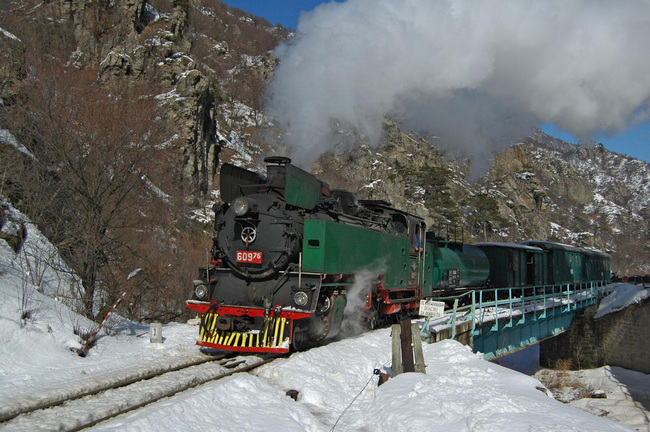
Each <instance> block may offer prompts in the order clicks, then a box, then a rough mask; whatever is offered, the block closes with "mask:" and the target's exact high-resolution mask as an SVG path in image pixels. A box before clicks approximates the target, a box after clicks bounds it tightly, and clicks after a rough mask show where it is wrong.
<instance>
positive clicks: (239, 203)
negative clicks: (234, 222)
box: [232, 197, 251, 216]
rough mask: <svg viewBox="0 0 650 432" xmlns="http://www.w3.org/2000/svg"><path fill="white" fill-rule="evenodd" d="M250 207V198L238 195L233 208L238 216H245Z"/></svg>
mask: <svg viewBox="0 0 650 432" xmlns="http://www.w3.org/2000/svg"><path fill="white" fill-rule="evenodd" d="M250 208H251V207H250V204H249V202H248V200H247V199H246V198H244V197H237V198H235V199H234V200H233V202H232V210H233V211H234V212H235V214H236V215H237V216H244V215H245V214H246V213H248V211H249V210H250Z"/></svg>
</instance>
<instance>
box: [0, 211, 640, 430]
mask: <svg viewBox="0 0 650 432" xmlns="http://www.w3.org/2000/svg"><path fill="white" fill-rule="evenodd" d="M9 210H10V212H13V210H12V209H9ZM25 226H26V229H27V241H28V242H29V241H31V239H35V238H38V233H37V232H36V231H35V228H34V227H33V225H31V224H29V223H28V221H27V222H26V223H25ZM6 229H11V226H10V224H6V225H5V227H3V228H2V230H3V231H4V230H6ZM38 244H39V245H40V246H39V247H41V248H43V250H44V252H48V254H49V253H50V252H51V250H46V249H47V248H49V247H50V246H48V245H47V244H46V243H44V242H42V241H41V242H40V243H38ZM21 257H23V258H21ZM29 259H30V257H29V256H28V255H26V254H24V253H22V254H16V253H14V251H13V250H12V249H11V248H9V246H8V245H7V243H6V242H5V241H3V240H0V400H1V401H2V402H1V403H0V405H2V407H0V409H3V408H4V407H6V406H10V405H11V404H16V403H19V402H20V401H21V400H26V399H29V398H30V397H35V395H38V397H41V398H43V397H47V395H50V394H60V393H61V392H65V391H67V389H70V388H71V387H74V386H79V385H84V383H86V384H89V383H93V382H95V381H97V380H107V379H110V378H111V377H112V376H117V375H121V374H123V372H124V371H125V370H134V369H137V368H143V367H145V366H147V367H148V366H150V365H163V364H165V363H173V362H177V361H179V360H180V359H184V358H188V357H195V356H197V355H198V348H197V347H196V346H195V345H194V340H195V338H196V336H197V333H198V330H197V328H196V327H195V326H191V325H188V324H168V325H165V326H164V328H163V337H164V342H163V343H162V344H151V343H149V337H148V327H147V326H143V325H138V324H134V323H130V322H128V321H126V320H121V319H116V320H115V321H113V322H111V323H110V325H109V328H110V329H111V330H110V335H103V336H102V337H101V338H100V339H99V340H98V342H97V345H96V346H95V347H94V348H92V349H91V350H90V352H89V355H88V356H87V357H85V358H81V357H79V356H77V355H76V354H75V353H74V352H73V350H74V349H76V348H78V347H79V346H80V340H79V338H78V337H77V336H75V335H74V333H73V327H74V326H79V325H82V326H84V325H89V323H88V322H87V321H85V320H84V319H83V318H82V317H80V316H78V315H76V314H75V313H74V312H72V311H71V310H70V309H69V308H68V307H67V306H66V305H65V304H64V303H63V302H62V301H57V300H54V299H53V298H52V297H51V296H49V295H46V294H42V293H41V292H39V291H42V292H44V293H48V292H50V291H51V290H54V288H51V289H50V288H49V287H47V286H46V285H47V284H48V283H50V282H48V281H57V280H59V279H56V278H49V279H48V278H43V279H42V281H41V283H40V285H39V287H38V290H37V287H36V286H35V285H34V284H33V283H32V277H31V276H29V275H28V274H27V273H26V271H27V270H26V267H25V265H26V262H28V261H29ZM52 283H53V282H52ZM58 289H60V287H59V288H58ZM25 309H28V310H31V311H32V313H31V314H30V317H29V318H23V315H24V314H23V312H24V311H25ZM118 312H119V309H118ZM71 349H72V350H71ZM424 355H425V363H426V365H427V373H426V374H418V373H406V374H402V375H399V376H397V377H394V378H391V379H389V380H388V381H387V382H386V383H385V384H383V385H382V386H381V387H378V386H377V380H378V377H377V376H376V375H374V374H373V371H374V370H375V369H383V370H388V369H389V368H390V359H391V337H390V330H389V329H384V330H379V331H375V332H372V333H368V334H364V335H361V336H358V337H355V338H350V339H345V340H342V341H338V342H334V343H331V344H329V345H326V346H323V347H319V348H316V349H312V350H310V351H307V352H303V353H298V354H294V355H292V356H291V357H287V358H281V359H278V360H277V361H275V362H273V363H271V364H269V365H266V366H264V367H262V368H261V369H257V370H256V371H255V373H254V374H245V373H242V374H236V375H233V376H231V377H228V378H225V379H223V380H220V381H217V382H213V383H210V384H206V385H202V386H200V387H197V388H195V389H193V390H189V391H186V392H184V393H180V394H178V395H176V396H174V397H171V398H168V399H166V400H163V401H161V402H157V403H154V404H151V405H149V406H146V407H145V408H143V409H140V410H138V411H134V412H132V413H130V414H126V415H124V416H122V417H119V418H116V419H114V420H111V421H108V422H105V423H100V424H98V425H96V426H95V427H94V428H93V429H95V430H104V431H108V430H115V431H117V430H120V431H122V430H132V431H136V430H138V431H184V430H187V431H196V430H219V431H237V432H240V431H331V430H336V431H423V430H445V431H522V430H531V431H565V430H572V431H617V430H618V431H622V430H633V429H630V427H629V426H625V425H623V424H622V423H615V422H613V421H610V420H607V419H604V418H601V417H598V416H596V415H592V414H589V413H587V412H584V411H581V410H579V409H577V408H575V407H573V406H571V405H567V404H564V403H561V402H559V401H557V400H555V399H553V398H552V397H551V396H549V392H548V391H547V390H546V389H545V388H543V386H542V385H541V384H540V382H539V381H538V380H537V379H535V378H533V377H529V376H526V375H523V374H520V373H518V372H514V371H512V370H509V369H506V368H504V367H501V366H498V365H496V364H493V363H489V362H486V361H484V360H483V359H482V357H481V355H480V354H475V353H472V352H471V350H470V349H469V348H467V347H465V346H462V345H460V344H459V343H457V342H454V341H443V342H439V343H437V344H432V345H425V346H424ZM602 370H603V371H604V372H603V373H604V374H605V375H606V376H608V379H609V378H611V377H614V378H615V377H616V376H617V375H619V372H618V371H616V373H611V371H612V370H613V369H602ZM626 372H627V371H626ZM585 373H588V374H591V373H592V372H591V371H586V372H585ZM593 373H594V374H596V375H598V373H599V372H598V371H596V372H593ZM608 374H609V375H608ZM639 377H640V378H638V380H640V379H641V378H643V379H647V376H646V375H642V374H639ZM588 379H589V380H590V382H593V381H594V378H593V377H592V376H591V375H590V376H589V378H588ZM596 387H603V390H605V391H606V392H608V399H593V400H590V401H588V402H589V403H591V401H594V403H597V402H598V401H607V402H609V401H611V400H613V397H612V396H610V394H609V392H610V391H613V389H609V388H605V386H604V384H603V385H602V386H601V385H596ZM288 390H296V391H297V392H298V396H297V400H295V401H294V400H293V399H292V398H290V397H289V396H287V395H286V392H287V391H288ZM572 404H573V403H572ZM586 404H587V402H585V405H586ZM583 408H587V409H588V410H589V411H591V412H596V413H597V414H600V413H601V411H598V409H594V408H592V407H583ZM602 409H603V410H606V411H609V412H610V414H611V413H612V412H617V410H619V411H618V414H620V416H618V417H616V418H617V419H619V421H621V422H622V421H625V420H624V419H625V415H626V413H629V407H617V406H615V405H612V406H608V407H606V408H602ZM646 428H647V425H646ZM1 429H2V425H0V430H1ZM643 430H646V429H643Z"/></svg>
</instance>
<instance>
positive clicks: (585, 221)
mask: <svg viewBox="0 0 650 432" xmlns="http://www.w3.org/2000/svg"><path fill="white" fill-rule="evenodd" d="M16 4H21V5H22V4H23V2H16ZM22 7H23V8H25V7H26V6H25V5H23V6H22ZM24 12H25V10H24V9H21V8H20V7H18V8H17V9H15V10H13V11H7V10H5V11H0V17H2V18H4V21H3V23H8V25H9V26H8V27H7V28H5V29H3V31H0V42H2V46H3V49H2V50H0V80H1V81H0V98H2V99H3V100H4V101H5V103H11V100H12V99H13V97H14V96H15V95H16V94H17V92H19V91H20V86H21V80H23V76H24V75H25V71H26V68H25V50H26V47H29V48H31V50H32V55H35V56H45V54H44V53H43V52H41V51H38V48H37V47H36V43H35V42H33V41H35V40H36V41H42V40H43V37H32V38H27V37H23V35H25V36H28V34H29V32H38V31H39V29H41V28H46V30H44V31H43V34H45V35H46V34H47V32H48V31H50V30H49V29H50V28H54V27H56V26H57V25H58V26H60V28H63V29H67V30H66V31H68V32H69V36H68V35H67V34H66V36H65V37H64V38H62V40H63V42H64V44H67V45H69V47H68V48H67V49H68V57H69V58H67V59H66V60H65V61H64V63H65V67H68V68H70V67H74V68H78V69H83V70H89V71H92V72H93V73H95V74H96V76H97V81H98V82H99V83H101V84H102V85H103V86H104V87H105V88H106V91H118V92H126V93H129V92H131V93H133V94H136V90H137V91H138V93H137V94H140V95H144V96H145V97H153V98H155V99H156V100H157V101H158V104H159V107H160V113H161V114H160V124H161V125H164V126H165V127H166V128H168V129H169V135H168V140H167V141H165V142H163V143H161V144H160V145H161V146H166V147H169V148H172V149H174V151H177V154H178V160H177V163H176V162H174V163H173V164H174V165H177V166H178V167H180V168H179V169H178V170H177V172H178V175H179V176H181V177H182V178H183V179H184V181H185V184H186V185H187V187H186V188H185V190H184V191H183V192H184V194H185V198H186V199H187V201H189V202H193V201H195V202H200V201H205V200H206V199H209V198H210V195H211V194H212V192H213V190H215V189H218V176H216V173H217V172H218V166H219V161H220V159H221V160H223V161H227V162H233V163H235V164H238V165H241V166H246V167H248V168H251V169H259V170H260V171H262V170H263V166H262V165H261V164H260V163H259V162H260V161H261V159H262V158H263V156H266V155H268V154H269V153H271V152H273V150H272V149H271V147H272V146H273V145H274V143H277V142H281V140H282V131H278V130H276V129H275V128H274V127H273V125H271V124H269V122H268V121H267V120H266V119H265V118H264V116H263V113H262V99H263V91H264V85H265V83H266V80H268V79H269V77H270V76H271V75H272V73H273V68H274V67H275V65H276V59H275V58H274V57H273V55H272V51H271V50H272V49H273V48H274V47H275V46H277V44H278V43H279V42H280V41H282V40H284V39H286V38H287V37H290V35H291V33H290V32H289V31H287V30H286V29H284V28H282V27H280V26H275V27H274V26H271V25H270V24H269V23H268V22H266V21H265V20H263V19H261V18H257V17H254V16H252V15H250V14H247V13H246V12H243V11H239V10H236V9H234V8H230V7H228V6H227V5H225V4H223V3H221V2H216V3H212V2H209V1H201V2H188V1H185V0H174V1H169V0H111V1H99V2H87V1H83V0H53V1H49V2H43V3H41V4H40V5H39V6H38V8H36V9H35V10H33V11H31V12H30V15H29V17H30V19H25V16H26V14H25V13H24ZM12 14H13V15H12ZM12 23H13V24H12ZM3 25H5V24H3ZM47 26H50V27H47ZM52 26H54V27H52ZM21 32H22V33H21ZM30 43H31V44H32V45H29V44H30ZM4 47H7V49H4ZM43 49H47V45H44V47H43ZM350 141H353V142H356V143H357V144H356V145H354V146H352V148H350V147H349V146H347V147H345V148H344V147H343V145H342V147H341V148H340V149H339V150H338V151H337V152H336V153H335V154H325V155H323V156H322V157H321V158H320V160H319V161H318V163H317V164H316V166H315V167H314V172H315V173H316V174H317V175H319V177H321V178H322V179H324V180H325V181H328V182H329V183H330V184H331V186H332V187H334V188H345V189H348V190H352V191H355V192H357V193H358V194H359V196H360V197H361V198H370V199H384V200H387V201H390V202H391V203H393V205H395V206H396V207H399V208H402V209H405V210H407V211H409V212H411V213H414V214H416V215H418V216H420V217H422V218H424V219H425V220H426V221H427V223H428V224H429V226H430V227H433V228H434V229H436V226H437V224H439V223H452V224H458V225H459V226H463V227H465V238H466V240H468V241H472V239H475V240H493V241H514V242H519V241H522V240H527V239H531V238H535V239H545V240H546V239H548V240H554V241H560V242H564V243H570V244H575V245H580V246H586V247H595V248H598V249H602V250H606V251H611V252H612V254H613V268H614V269H615V270H617V271H619V272H621V273H635V272H641V273H648V272H650V259H649V258H650V256H649V253H648V251H649V249H650V244H649V241H648V233H649V230H648V228H649V227H648V220H649V218H650V210H649V209H648V202H649V200H650V185H649V179H650V168H649V167H648V164H646V163H644V162H641V161H637V160H633V159H631V158H627V157H624V156H621V155H617V154H615V153H611V152H609V151H607V150H605V149H604V148H603V147H602V146H597V145H596V146H591V147H587V148H585V147H576V146H574V145H570V144H567V143H564V142H562V141H559V140H555V139H553V138H551V137H549V136H547V135H544V134H543V133H541V132H539V133H536V134H534V135H533V136H531V137H529V138H528V139H526V140H524V141H523V142H521V143H519V144H518V145H516V146H513V147H511V148H509V149H507V150H506V151H503V152H501V153H499V154H495V155H494V161H493V164H492V166H491V168H490V169H489V172H487V173H486V174H485V175H483V176H482V177H480V178H478V179H476V178H473V177H472V178H470V175H469V173H470V170H471V167H470V166H469V163H468V162H467V161H466V160H464V159H462V158H457V159H455V160H452V161H449V160H447V159H446V158H445V156H444V154H443V153H442V152H441V151H440V150H439V149H438V147H437V141H436V138H435V137H427V136H420V135H417V134H414V133H409V132H407V131H403V130H402V129H401V127H400V125H399V124H398V123H396V122H394V121H392V120H390V119H386V121H385V123H384V135H383V139H382V141H381V143H380V145H379V146H378V148H376V149H375V148H372V147H370V146H368V145H366V144H364V139H363V138H361V137H354V135H353V134H347V135H346V137H342V138H341V142H342V143H343V142H347V143H349V142H350ZM175 172H176V171H175Z"/></svg>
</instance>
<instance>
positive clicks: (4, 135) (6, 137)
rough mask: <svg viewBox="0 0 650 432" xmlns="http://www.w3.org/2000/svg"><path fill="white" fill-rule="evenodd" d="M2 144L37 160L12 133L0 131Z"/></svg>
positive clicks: (5, 130) (4, 130)
mask: <svg viewBox="0 0 650 432" xmlns="http://www.w3.org/2000/svg"><path fill="white" fill-rule="evenodd" d="M0 30H2V29H0ZM0 142H5V143H7V144H9V145H12V146H14V147H15V148H16V149H17V150H18V151H20V152H21V153H24V154H26V155H27V156H29V157H30V158H31V159H34V160H36V156H34V155H33V154H32V153H31V152H30V151H29V150H27V147H25V146H24V145H23V144H22V143H19V142H18V140H17V139H16V137H14V136H13V135H12V134H11V132H9V131H8V130H7V129H0Z"/></svg>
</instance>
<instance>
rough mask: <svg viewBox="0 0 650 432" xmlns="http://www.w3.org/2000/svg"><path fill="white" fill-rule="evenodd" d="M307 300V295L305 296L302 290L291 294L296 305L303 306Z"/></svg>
mask: <svg viewBox="0 0 650 432" xmlns="http://www.w3.org/2000/svg"><path fill="white" fill-rule="evenodd" d="M308 300H309V296H307V294H305V293H304V292H302V291H298V292H297V293H295V294H294V295H293V301H294V303H295V304H297V305H298V306H305V305H306V304H307V301H308Z"/></svg>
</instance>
